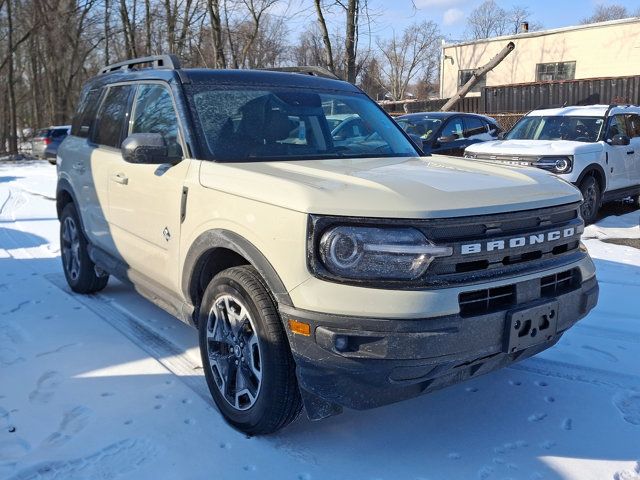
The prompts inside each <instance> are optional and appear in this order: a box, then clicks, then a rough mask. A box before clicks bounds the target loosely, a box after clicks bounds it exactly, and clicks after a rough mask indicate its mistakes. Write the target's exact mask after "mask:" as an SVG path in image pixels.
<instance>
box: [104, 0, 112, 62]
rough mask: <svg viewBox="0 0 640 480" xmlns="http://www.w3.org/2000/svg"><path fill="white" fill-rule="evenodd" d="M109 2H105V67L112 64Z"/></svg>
mask: <svg viewBox="0 0 640 480" xmlns="http://www.w3.org/2000/svg"><path fill="white" fill-rule="evenodd" d="M109 19H110V15H109V0H104V63H105V65H109V63H110V59H111V56H110V52H109V35H110V32H109Z"/></svg>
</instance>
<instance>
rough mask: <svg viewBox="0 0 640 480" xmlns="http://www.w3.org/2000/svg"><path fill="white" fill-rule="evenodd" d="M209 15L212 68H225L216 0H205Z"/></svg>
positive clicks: (218, 8) (218, 6) (218, 4)
mask: <svg viewBox="0 0 640 480" xmlns="http://www.w3.org/2000/svg"><path fill="white" fill-rule="evenodd" d="M207 8H208V9H209V17H210V18H211V44H212V47H213V66H214V68H227V60H226V58H225V56H224V45H223V43H222V25H221V21H220V2H219V1H218V0H207Z"/></svg>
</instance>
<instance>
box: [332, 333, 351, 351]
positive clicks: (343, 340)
mask: <svg viewBox="0 0 640 480" xmlns="http://www.w3.org/2000/svg"><path fill="white" fill-rule="evenodd" d="M335 345H336V350H338V351H339V352H344V351H346V350H347V348H348V347H349V339H348V338H347V337H343V336H342V335H339V336H337V337H336V339H335Z"/></svg>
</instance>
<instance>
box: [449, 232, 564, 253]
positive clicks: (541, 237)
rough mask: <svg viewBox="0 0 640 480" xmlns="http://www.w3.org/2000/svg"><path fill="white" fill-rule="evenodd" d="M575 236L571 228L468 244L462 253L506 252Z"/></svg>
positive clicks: (464, 246) (462, 248) (463, 247)
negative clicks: (509, 249) (508, 249)
mask: <svg viewBox="0 0 640 480" xmlns="http://www.w3.org/2000/svg"><path fill="white" fill-rule="evenodd" d="M575 234H576V229H575V228H574V227H569V228H565V229H564V230H552V231H550V232H546V233H536V234H533V235H528V236H523V237H514V238H507V239H504V240H491V241H488V242H486V243H468V244H465V245H462V246H461V253H462V255H468V254H470V253H482V252H483V251H485V252H493V251H495V250H504V249H505V248H519V247H525V246H527V245H536V244H538V243H545V242H554V241H556V240H560V239H561V238H568V237H573V236H574V235H575Z"/></svg>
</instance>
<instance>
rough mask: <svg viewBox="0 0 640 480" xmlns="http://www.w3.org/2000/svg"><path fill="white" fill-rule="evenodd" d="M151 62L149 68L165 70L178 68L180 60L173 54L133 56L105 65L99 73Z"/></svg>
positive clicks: (126, 68) (127, 68)
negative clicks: (129, 58)
mask: <svg viewBox="0 0 640 480" xmlns="http://www.w3.org/2000/svg"><path fill="white" fill-rule="evenodd" d="M147 63H148V64H151V68H164V69H167V70H180V60H178V57H176V56H175V55H154V56H151V57H141V58H133V59H131V60H125V61H124V62H119V63H114V64H112V65H107V66H106V67H104V68H103V69H102V70H100V75H103V74H105V73H111V72H115V71H117V70H129V69H132V68H134V67H135V66H136V65H144V64H147Z"/></svg>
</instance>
